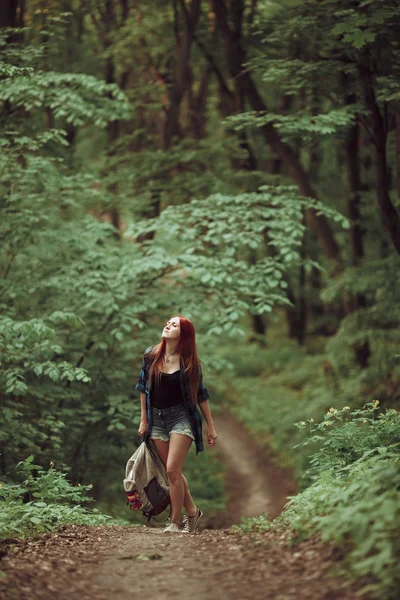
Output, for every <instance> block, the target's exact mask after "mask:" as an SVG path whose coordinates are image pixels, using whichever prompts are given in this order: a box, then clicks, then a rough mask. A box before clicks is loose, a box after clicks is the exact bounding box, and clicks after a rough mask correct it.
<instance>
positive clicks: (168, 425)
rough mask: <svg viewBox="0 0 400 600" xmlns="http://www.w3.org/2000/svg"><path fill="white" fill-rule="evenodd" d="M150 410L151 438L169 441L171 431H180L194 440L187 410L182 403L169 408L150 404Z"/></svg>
mask: <svg viewBox="0 0 400 600" xmlns="http://www.w3.org/2000/svg"><path fill="white" fill-rule="evenodd" d="M151 412H152V417H153V426H152V428H151V433H150V439H151V440H154V439H157V440H162V441H163V442H169V436H170V435H171V433H181V434H182V435H187V436H189V437H190V438H191V439H192V440H194V435H193V433H192V428H191V426H190V421H189V416H188V412H187V410H186V407H185V405H184V404H177V405H176V406H170V407H169V408H154V407H153V406H152V407H151Z"/></svg>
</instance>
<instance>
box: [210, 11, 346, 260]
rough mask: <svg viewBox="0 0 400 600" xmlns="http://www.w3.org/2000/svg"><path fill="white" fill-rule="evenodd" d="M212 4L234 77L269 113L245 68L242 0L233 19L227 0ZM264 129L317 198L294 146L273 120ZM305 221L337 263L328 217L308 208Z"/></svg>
mask: <svg viewBox="0 0 400 600" xmlns="http://www.w3.org/2000/svg"><path fill="white" fill-rule="evenodd" d="M212 6H213V10H214V12H215V15H216V22H217V26H218V29H219V31H220V32H221V35H222V37H223V39H224V41H225V52H226V58H227V63H228V68H229V71H230V74H231V76H232V77H233V78H234V81H235V84H236V85H238V86H239V87H240V89H241V90H242V92H243V94H245V95H246V97H247V98H248V100H249V102H250V105H251V107H252V108H253V110H255V111H263V112H266V111H267V106H266V104H265V103H264V101H263V100H262V98H261V96H260V94H259V92H258V90H257V87H256V85H255V84H254V81H253V79H252V77H251V75H250V72H249V71H248V70H247V69H245V67H244V64H245V60H246V56H245V52H244V49H243V45H242V43H241V24H239V20H240V18H241V17H242V15H243V9H244V2H243V0H232V2H231V4H230V9H231V10H230V17H231V18H230V19H229V15H228V10H227V7H226V4H225V1H224V0H212ZM229 20H231V22H232V23H233V28H232V27H231V25H230V24H229ZM261 131H262V133H263V135H264V139H265V140H266V142H267V144H268V145H269V146H270V147H271V149H272V150H273V152H275V154H277V155H278V156H279V157H280V158H281V160H282V162H283V163H284V165H285V167H286V169H287V170H288V173H289V175H290V176H291V177H292V178H293V180H294V181H295V182H296V184H297V186H298V188H299V191H300V193H301V194H302V195H303V196H307V197H310V198H316V192H315V190H314V188H313V186H312V184H311V181H310V180H309V177H308V176H307V174H306V172H305V170H304V168H303V166H302V165H301V163H300V161H299V159H298V157H297V156H296V154H295V152H294V151H293V150H292V148H291V147H290V146H288V144H286V143H285V142H283V141H282V139H281V138H280V136H279V134H278V133H277V131H276V130H275V128H274V126H273V125H272V124H271V123H267V124H266V125H264V126H263V127H262V128H261ZM306 221H307V224H308V225H309V226H310V227H311V229H312V230H313V231H314V232H315V233H316V235H317V237H318V239H319V242H320V244H321V247H322V248H323V250H324V253H325V255H326V256H327V257H328V258H329V259H332V260H334V261H336V262H338V261H339V259H340V250H339V246H338V244H337V242H336V240H335V237H334V235H333V232H332V229H331V227H330V225H329V223H328V221H327V219H326V218H325V217H323V216H321V215H317V214H316V212H315V211H314V210H308V211H307V212H306Z"/></svg>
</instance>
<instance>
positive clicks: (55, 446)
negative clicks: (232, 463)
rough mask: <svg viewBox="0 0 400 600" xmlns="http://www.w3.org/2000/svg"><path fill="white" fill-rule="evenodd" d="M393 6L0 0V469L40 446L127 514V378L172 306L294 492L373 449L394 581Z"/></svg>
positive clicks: (205, 467)
mask: <svg viewBox="0 0 400 600" xmlns="http://www.w3.org/2000/svg"><path fill="white" fill-rule="evenodd" d="M399 22H400V7H399V5H398V2H396V1H395V0H379V1H378V0H364V1H360V0H345V1H342V0H341V1H339V0H321V1H318V0H306V1H299V0H279V1H278V0H276V1H275V0H271V1H267V0H258V1H257V0H248V1H247V0H203V1H201V0H171V1H166V0H152V1H148V0H120V1H117V0H85V1H83V0H58V1H57V0H54V1H51V0H6V1H5V2H2V4H1V7H0V27H1V32H0V106H1V115H0V130H1V134H0V177H1V182H0V237H1V249H0V271H1V274H2V278H1V283H0V307H1V315H0V353H1V374H0V384H1V396H0V415H1V417H0V418H1V425H2V427H1V431H0V473H1V478H2V481H3V482H8V483H9V484H10V485H11V484H12V483H13V482H14V481H16V480H17V475H16V471H15V468H16V465H17V463H19V462H20V461H23V460H25V459H26V458H27V457H28V456H32V455H33V456H34V457H35V459H34V460H35V462H36V463H38V465H39V466H41V467H42V468H43V469H47V468H48V466H49V465H50V463H51V464H55V465H56V467H57V468H58V469H59V470H60V471H64V472H65V473H68V475H67V477H68V480H69V481H70V482H71V485H73V486H76V485H77V484H78V483H79V484H81V483H82V484H85V485H88V484H89V483H90V484H91V485H92V486H93V490H92V492H91V494H92V496H93V498H95V499H96V501H97V504H96V506H97V507H98V508H100V509H101V510H104V511H105V512H108V514H111V515H113V516H114V517H116V518H129V516H128V517H127V515H126V507H125V504H124V500H123V498H122V495H121V473H122V476H123V466H124V464H125V461H126V459H127V458H128V457H129V455H130V454H131V451H133V449H134V448H135V447H136V446H137V445H138V444H139V442H140V439H139V436H138V434H137V426H138V423H139V418H138V417H139V412H140V406H139V405H140V403H139V396H138V393H136V392H135V391H134V385H135V383H136V380H137V377H138V374H139V369H140V364H141V359H142V355H143V351H144V349H145V348H146V347H147V346H149V345H150V344H153V343H157V342H158V340H159V339H160V335H161V330H162V326H163V323H164V321H165V320H166V319H167V318H169V317H170V316H171V315H174V314H176V313H181V314H184V315H185V316H187V317H189V318H190V319H191V320H192V321H193V322H194V324H195V326H196V330H197V334H198V335H197V341H198V347H199V354H200V357H201V358H202V360H203V365H204V368H203V373H204V378H205V383H206V385H207V387H208V388H209V390H210V393H211V397H212V406H213V409H214V410H215V411H217V410H218V407H219V406H221V405H224V406H225V407H227V408H228V409H229V410H231V411H232V412H234V413H235V414H236V415H237V416H239V417H240V419H241V420H242V421H243V422H244V423H245V424H246V426H247V427H248V428H249V430H250V431H251V432H252V433H253V434H254V435H255V436H256V437H257V439H258V440H259V441H260V443H262V444H266V445H269V446H271V447H272V448H273V449H274V451H275V452H276V457H277V460H278V461H279V462H281V463H282V464H285V465H288V466H290V467H291V468H292V469H293V471H294V474H295V476H296V477H297V480H298V486H299V490H300V491H302V490H304V491H305V493H306V492H307V490H310V489H311V488H310V486H311V487H312V485H313V484H315V481H317V480H318V477H320V476H321V473H322V474H323V475H324V476H327V473H328V470H329V469H331V471H330V477H331V484H332V481H333V479H332V478H334V474H333V471H334V468H336V466H337V468H338V469H339V468H343V467H344V466H345V467H348V466H349V465H350V464H353V463H355V461H357V460H359V459H360V458H361V457H364V458H365V453H366V452H370V458H371V457H373V458H374V460H376V461H378V460H384V459H385V460H386V462H385V465H382V464H380V463H379V464H375V463H374V465H372V466H371V468H373V469H375V471H374V472H375V473H378V472H379V473H381V474H382V473H383V472H384V468H387V469H388V471H387V477H386V479H385V477H382V481H380V482H379V485H378V484H377V485H378V487H377V488H374V491H373V494H375V495H374V496H371V499H370V501H369V502H370V504H369V505H368V510H370V511H373V510H375V508H376V510H379V511H381V512H382V514H386V515H389V517H390V519H389V517H388V521H387V523H386V529H385V528H383V529H384V534H382V535H381V534H378V533H377V534H376V535H377V536H378V538H379V540H381V541H382V539H384V544H388V545H387V546H385V548H386V550H382V552H383V551H385V552H386V555H385V556H386V558H382V561H383V563H384V564H385V565H386V566H385V568H386V567H387V568H388V569H389V567H390V569H392V570H390V569H389V571H390V573H389V571H387V570H386V571H385V577H386V579H385V581H386V583H385V585H387V586H388V588H387V589H388V590H389V589H390V590H393V589H394V588H393V578H394V564H395V563H394V562H393V563H392V562H390V561H391V560H393V561H394V560H395V556H396V552H397V551H398V550H399V548H398V541H397V542H395V539H394V533H393V532H394V531H395V529H393V530H392V529H391V528H392V527H394V525H393V524H394V523H395V522H396V519H400V515H399V508H398V507H397V508H396V502H395V500H396V498H398V494H399V488H400V470H399V463H398V454H397V455H396V452H398V447H399V442H400V437H399V435H400V433H399V431H400V426H399V424H398V418H397V413H396V409H397V408H398V405H399V392H400V365H399V350H398V349H399V344H400V329H399V324H400V308H399V307H400V285H399V284H400V270H399V254H400V212H399V206H400V35H399V31H400V29H399ZM377 399H379V402H378V403H376V402H375V401H376V400H377ZM367 403H369V404H368V406H369V408H368V409H365V410H367V411H369V412H368V414H367V413H365V414H364V413H363V409H362V407H363V406H364V405H365V404H367ZM345 407H348V408H345ZM334 410H336V411H338V412H336V413H334ZM327 411H328V412H327ZM345 411H353V412H352V415H353V422H350V421H349V420H348V418H347V417H346V412H345ZM357 411H358V412H357ZM379 411H380V415H381V417H382V418H381V419H380V420H379V418H378V417H377V416H376V415H377V414H378V412H379ZM327 414H328V415H330V416H328V418H325V421H324V415H327ZM335 414H336V415H338V416H340V420H338V421H337V423H336V421H335V423H333V422H332V420H331V417H332V418H333V415H335ZM375 416H376V418H375ZM384 416H385V419H386V420H385V419H384V418H383V417H384ZM370 419H371V421H370ZM296 421H297V422H298V426H297V428H296V427H295V426H294V422H296ZM318 421H321V424H320V425H319V426H318V427H319V429H318V427H317V429H318V431H317V433H318V435H316V433H315V432H316V430H314V424H315V423H317V422H318ZM324 423H325V425H324ZM326 423H328V425H326ZM352 423H353V425H354V429H353V430H352V431H350V430H346V431H345V430H343V429H341V428H342V427H347V426H350V425H351V424H352ZM306 424H307V425H306ZM330 424H332V425H334V426H333V427H332V428H331V430H332V431H336V435H333V434H332V436H331V437H329V435H328V434H326V435H328V437H324V435H325V434H323V432H322V429H323V428H324V427H325V429H329V425H330ZM363 424H364V425H365V427H364V428H363ZM375 426H376V427H378V428H379V427H380V428H381V429H379V431H378V430H377V432H376V433H375V429H374V427H375ZM305 427H306V428H307V431H308V432H309V433H310V435H311V437H312V434H315V435H314V438H315V439H314V441H315V442H316V447H317V448H320V449H321V448H322V450H320V452H321V454H317V455H314V461H313V462H312V468H311V469H310V468H309V467H310V453H311V450H310V448H309V443H308V442H306V443H304V435H305V433H304V428H305ZM385 428H386V429H385ZM340 432H342V433H343V432H344V433H343V435H342V434H341V433H340ZM374 435H375V436H376V439H375V438H374ZM372 438H373V439H372ZM354 440H356V441H354ZM324 444H327V445H326V446H325V445H324ZM396 444H397V446H396ZM294 445H298V447H297V449H296V450H293V446H294ZM378 447H379V448H383V447H386V448H388V447H390V452H389V453H388V451H386V453H387V454H388V456H389V454H390V455H391V456H392V454H393V453H394V454H393V456H395V457H396V456H397V458H393V457H392V459H390V460H389V458H388V456H383V454H384V453H383V452H381V453H380V454H379V452H377V451H374V452H372V450H371V449H373V448H378ZM313 448H314V450H315V447H313ZM396 448H397V450H396ZM331 451H332V452H334V451H335V452H336V454H335V457H336V458H335V460H336V459H337V461H338V462H337V463H335V460H333V459H332V457H330V459H329V460H330V462H329V461H328V462H325V463H324V460H323V457H325V458H326V457H327V456H328V455H329V452H331ZM204 454H205V453H204ZM382 456H383V458H382ZM321 457H322V458H321ZM364 458H363V460H364ZM327 465H328V466H327ZM25 466H26V465H25ZM188 468H189V472H190V475H189V478H190V480H191V482H192V488H193V491H194V493H195V494H197V496H198V497H200V498H201V500H202V502H203V506H204V507H205V508H206V509H208V510H218V509H220V508H221V507H223V505H224V491H223V484H222V467H221V465H219V463H218V461H217V460H216V459H215V458H210V457H203V456H199V457H197V458H195V457H194V456H191V457H190V458H189V466H188ZM318 468H320V470H319V471H318ZM363 468H364V469H367V467H366V466H365V465H364V466H363ZM332 469H333V471H332ZM389 471H390V473H389ZM342 475H343V473H342ZM364 477H366V475H365V473H364ZM352 481H353V480H352ZM370 481H371V480H370ZM389 482H390V483H389ZM325 484H326V485H328V483H326V482H325ZM332 485H333V484H332ZM360 485H361V484H360ZM385 486H386V487H385ZM360 490H361V488H360V489H359V490H358V492H357V493H360V497H361V496H363V497H364V499H365V490H364V491H362V492H361V491H360ZM386 491H387V492H388V494H392V495H391V496H390V497H391V502H392V503H393V504H391V505H390V508H388V506H386V505H385V507H382V506H380V507H375V508H374V507H373V505H374V498H376V497H378V496H380V497H382V498H383V497H384V494H385V493H386ZM382 494H383V496H382ZM393 494H397V496H395V497H394V496H393ZM301 497H303V496H301ZM117 498H118V499H119V498H121V500H120V501H119V500H117ZM342 500H343V499H339V500H338V503H339V504H340V502H342ZM320 501H321V498H319V502H320ZM352 503H353V504H354V499H353V500H352ZM388 511H389V512H388ZM359 512H360V511H359ZM361 512H362V511H361ZM371 514H372V513H371V512H370V513H369V515H370V518H369V522H371V520H372V522H375V521H374V519H375V517H371ZM379 514H381V513H379ZM131 518H132V517H131ZM353 518H354V515H352V516H350V515H349V519H348V522H349V523H350V522H351V521H352V519H353ZM367 520H368V519H367ZM378 520H379V519H378ZM397 522H398V521H397ZM349 527H350V525H349ZM331 528H332V529H333V527H331ZM389 532H391V533H389ZM342 533H343V535H345V533H346V532H342ZM368 535H369V534H368ZM379 535H381V537H379ZM382 536H383V537H382ZM378 538H377V539H378ZM369 539H371V537H369ZM382 543H383V542H382ZM394 546H396V548H397V550H396V551H394V550H393V548H394ZM371 547H373V548H375V546H371ZM378 547H379V548H380V546H379V544H378V546H377V548H378ZM387 548H390V551H389V550H387ZM380 551H381V550H379V549H378V550H376V552H378V554H379V552H380ZM368 552H371V548H365V551H364V554H366V555H368ZM376 552H375V550H373V552H372V558H374V559H375V561H376V556H377V554H376ZM388 556H390V557H391V558H390V559H389V558H388ZM385 561H386V562H385ZM388 561H389V562H388ZM378 562H379V561H378ZM389 563H390V564H389ZM371 564H372V563H371ZM379 564H380V568H381V570H382V562H381V563H379ZM388 565H389V567H388ZM369 568H371V565H368V569H369ZM388 573H389V574H388ZM377 577H378V579H379V576H378V575H377ZM380 585H382V582H381V583H380ZM391 586H392V587H391ZM388 593H389V592H388ZM390 593H391V592H390Z"/></svg>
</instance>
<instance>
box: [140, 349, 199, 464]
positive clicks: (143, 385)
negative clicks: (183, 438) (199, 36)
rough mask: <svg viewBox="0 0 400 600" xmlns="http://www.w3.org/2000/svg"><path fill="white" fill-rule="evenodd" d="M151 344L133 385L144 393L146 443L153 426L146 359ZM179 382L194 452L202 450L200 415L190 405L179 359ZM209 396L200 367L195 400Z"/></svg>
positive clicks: (187, 383) (181, 363) (187, 385)
mask: <svg viewBox="0 0 400 600" xmlns="http://www.w3.org/2000/svg"><path fill="white" fill-rule="evenodd" d="M152 347H153V346H149V348H146V350H145V353H144V356H143V363H142V368H141V369H140V375H139V379H138V382H137V384H136V385H135V389H136V390H138V391H139V392H142V393H143V394H146V412H147V421H148V427H147V431H146V434H145V436H144V441H145V442H146V443H148V442H149V439H150V434H151V429H152V426H153V419H152V412H151V400H150V381H149V369H150V362H149V360H148V353H149V352H150V350H151V349H152ZM180 382H181V390H182V396H183V401H184V404H185V406H186V408H187V410H188V414H189V421H190V426H191V428H192V432H193V435H194V439H195V444H196V454H198V453H199V452H202V451H203V450H204V445H203V437H202V424H201V415H200V413H199V411H198V409H197V407H194V406H193V405H192V402H191V400H190V390H189V382H188V380H187V377H186V375H185V372H184V365H183V362H182V361H180ZM209 397H210V395H209V393H208V390H207V388H206V387H205V385H204V383H203V374H202V371H201V367H200V382H199V391H198V396H197V400H198V402H204V401H205V400H208V399H209Z"/></svg>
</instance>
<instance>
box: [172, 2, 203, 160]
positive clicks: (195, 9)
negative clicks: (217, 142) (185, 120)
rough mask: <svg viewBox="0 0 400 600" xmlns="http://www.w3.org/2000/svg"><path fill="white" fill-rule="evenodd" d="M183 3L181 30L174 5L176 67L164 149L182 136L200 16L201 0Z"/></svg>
mask: <svg viewBox="0 0 400 600" xmlns="http://www.w3.org/2000/svg"><path fill="white" fill-rule="evenodd" d="M174 4H175V3H174ZM181 5H182V12H183V22H184V25H183V28H182V30H181V31H179V27H180V20H179V13H178V10H177V6H176V4H175V6H174V7H175V11H174V14H175V23H174V27H175V33H176V43H177V53H176V67H175V73H174V77H173V83H172V85H171V89H170V92H169V106H168V110H166V115H165V117H166V118H165V125H164V131H163V136H162V140H163V150H167V149H168V148H170V147H171V145H172V143H173V139H174V138H180V137H181V127H180V123H179V115H180V107H181V103H182V99H183V96H184V94H185V92H186V91H187V89H188V86H189V81H190V72H189V60H190V50H191V46H192V42H193V39H194V35H195V31H196V27H197V22H198V19H199V16H200V5H201V0H191V2H190V6H189V8H187V7H186V5H185V3H184V2H183V1H181Z"/></svg>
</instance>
